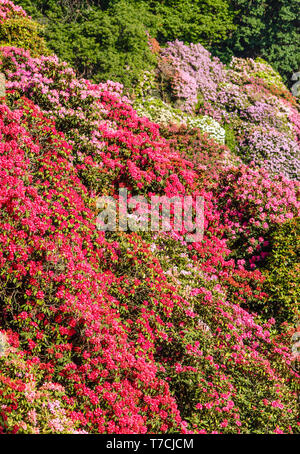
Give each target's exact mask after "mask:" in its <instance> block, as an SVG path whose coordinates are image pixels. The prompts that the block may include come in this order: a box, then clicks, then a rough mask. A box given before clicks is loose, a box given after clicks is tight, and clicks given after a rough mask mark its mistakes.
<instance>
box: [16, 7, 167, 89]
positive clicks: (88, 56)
mask: <svg viewBox="0 0 300 454" xmlns="http://www.w3.org/2000/svg"><path fill="white" fill-rule="evenodd" d="M92 3H93V2H85V1H77V2H76V4H77V9H75V8H74V5H73V3H72V2H67V1H60V2H57V3H56V2H52V1H49V2H33V1H32V2H30V5H31V7H30V8H29V12H30V13H34V14H35V16H36V17H37V18H39V20H40V21H41V22H44V23H45V26H46V29H45V35H46V38H47V42H48V44H49V46H50V48H51V49H53V50H54V52H55V53H56V54H57V55H58V56H59V57H60V58H61V59H63V60H65V61H68V62H69V63H71V64H72V65H73V66H74V67H75V69H76V70H77V72H78V73H79V74H80V76H82V77H85V78H89V79H93V80H94V81H96V82H99V81H106V80H108V79H110V80H114V81H118V82H122V83H123V84H124V85H125V86H126V88H131V87H132V85H133V84H134V83H136V81H137V79H138V76H139V74H140V72H141V71H144V70H147V69H151V68H152V67H154V64H155V61H156V58H155V56H154V54H153V53H152V52H151V49H150V46H149V44H148V36H147V29H152V30H155V29H156V27H157V22H158V19H157V18H156V17H155V16H154V15H152V14H151V13H149V12H148V10H147V8H146V6H143V5H140V6H138V7H137V6H135V5H133V4H130V3H129V4H128V3H127V2H126V1H123V0H120V1H118V2H115V3H114V4H113V5H111V6H110V8H109V9H108V10H105V11H104V10H102V9H101V8H100V7H98V6H95V5H93V4H92ZM19 4H20V5H22V6H24V7H26V5H27V4H28V2H27V1H26V2H23V1H19ZM33 6H36V9H34V8H33Z"/></svg>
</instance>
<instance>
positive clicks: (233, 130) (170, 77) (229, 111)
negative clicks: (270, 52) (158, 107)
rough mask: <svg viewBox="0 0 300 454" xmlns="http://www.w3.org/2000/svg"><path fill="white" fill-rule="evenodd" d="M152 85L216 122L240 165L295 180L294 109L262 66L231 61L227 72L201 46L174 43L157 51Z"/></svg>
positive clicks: (298, 116)
mask: <svg viewBox="0 0 300 454" xmlns="http://www.w3.org/2000/svg"><path fill="white" fill-rule="evenodd" d="M157 84H158V87H161V88H162V93H165V92H168V93H169V97H168V102H169V103H171V104H173V105H175V106H176V107H179V108H181V109H182V110H185V111H187V112H189V113H192V112H194V113H196V114H198V115H203V114H204V115H209V116H212V117H213V118H214V119H215V120H217V121H218V122H219V123H221V126H223V127H224V128H225V130H226V131H229V134H230V138H228V142H227V143H230V146H231V149H232V151H234V152H235V153H236V154H238V155H239V156H240V157H241V158H242V159H243V160H244V162H246V163H250V162H251V161H254V162H255V164H257V165H261V166H264V167H265V168H266V169H267V170H268V171H269V172H271V173H280V172H282V173H283V174H284V175H285V176H287V177H288V178H292V179H297V178H299V168H300V164H299V144H300V141H299V137H300V135H299V131H300V129H299V125H300V112H299V106H298V105H297V103H296V100H295V98H294V97H293V96H292V95H291V94H290V93H289V92H288V90H287V89H286V87H285V86H284V84H283V82H282V80H281V78H280V76H279V75H278V74H277V73H276V72H275V71H274V70H273V69H272V68H271V67H270V66H269V65H268V64H267V63H266V62H264V61H262V60H256V61H254V60H251V59H248V60H242V59H237V58H233V59H232V61H231V64H230V66H229V69H226V68H225V66H224V65H223V64H222V63H221V62H220V61H219V60H218V59H216V58H212V56H211V54H210V53H209V52H208V51H207V50H205V49H204V48H203V47H202V46H201V45H200V44H197V45H193V44H192V45H190V46H187V45H184V44H183V43H182V42H179V41H175V42H174V43H170V44H169V45H168V47H166V48H165V49H163V51H162V53H161V58H160V63H159V72H158V82H157ZM162 96H164V95H163V94H162Z"/></svg>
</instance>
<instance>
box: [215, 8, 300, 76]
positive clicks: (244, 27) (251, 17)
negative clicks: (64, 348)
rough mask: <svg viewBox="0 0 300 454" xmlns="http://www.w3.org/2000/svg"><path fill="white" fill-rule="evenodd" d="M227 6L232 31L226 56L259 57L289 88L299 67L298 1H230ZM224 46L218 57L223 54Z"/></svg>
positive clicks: (299, 29)
mask: <svg viewBox="0 0 300 454" xmlns="http://www.w3.org/2000/svg"><path fill="white" fill-rule="evenodd" d="M231 5H232V8H233V9H234V10H235V12H236V16H235V20H234V22H235V25H236V29H235V31H234V33H233V34H232V36H231V37H229V39H228V40H227V56H228V55H229V54H230V53H231V55H233V54H234V55H236V56H240V57H251V58H255V57H262V58H264V59H265V60H267V61H268V62H269V63H271V64H272V66H274V68H275V69H277V70H278V71H279V72H280V74H281V75H282V76H283V77H284V81H285V82H289V83H290V84H291V82H290V79H291V76H292V74H293V73H294V72H296V71H298V70H299V67H300V46H299V43H300V28H299V6H300V2H299V0H267V1H264V2H262V1H260V0H254V1H252V2H249V1H247V0H231ZM224 44H225V43H222V48H220V49H219V51H218V54H219V55H220V54H221V55H223V56H224V55H225V54H226V52H225V51H224V49H225V47H224ZM221 55H220V56H221Z"/></svg>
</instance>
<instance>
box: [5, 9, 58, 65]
mask: <svg viewBox="0 0 300 454" xmlns="http://www.w3.org/2000/svg"><path fill="white" fill-rule="evenodd" d="M42 32H43V28H42V27H41V25H40V24H38V23H37V22H34V21H32V20H31V19H29V18H27V17H16V18H11V19H8V20H6V21H4V22H3V23H2V24H1V28H0V45H1V46H3V45H10V46H15V47H22V48H23V49H27V50H30V51H31V54H32V55H33V56H40V55H49V54H50V51H49V50H48V49H47V46H46V43H45V41H44V39H43V38H42V37H41V33H42Z"/></svg>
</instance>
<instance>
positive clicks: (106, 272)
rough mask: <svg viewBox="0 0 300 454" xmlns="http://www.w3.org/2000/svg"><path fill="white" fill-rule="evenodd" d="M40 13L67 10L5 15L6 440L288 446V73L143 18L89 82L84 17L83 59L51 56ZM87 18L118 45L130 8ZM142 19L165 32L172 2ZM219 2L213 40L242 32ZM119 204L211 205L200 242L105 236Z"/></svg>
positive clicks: (291, 371) (4, 1) (291, 102)
mask: <svg viewBox="0 0 300 454" xmlns="http://www.w3.org/2000/svg"><path fill="white" fill-rule="evenodd" d="M21 3H22V4H23V3H24V5H23V6H24V7H25V9H26V7H27V8H28V9H27V10H25V9H23V8H22V6H20V4H21ZM35 3H36V4H46V3H47V4H49V5H50V6H51V5H52V6H51V8H52V9H53V10H54V9H55V8H56V11H57V14H59V11H60V10H59V9H60V8H62V7H63V6H64V7H66V4H67V3H68V2H51V1H49V2H33V1H27V2H26V1H25V0H24V1H22V2H15V3H13V2H12V1H10V0H0V73H2V74H3V75H4V76H5V94H4V96H3V97H1V98H0V139H1V140H0V433H1V434H297V433H299V432H300V430H299V429H300V422H299V378H300V373H299V353H298V350H297V345H296V347H295V342H294V343H293V339H296V338H297V336H298V334H299V331H300V328H299V311H300V308H299V276H300V269H299V233H300V232H299V215H300V199H299V195H300V184H299V169H300V165H299V155H300V153H299V151H300V105H299V99H297V98H295V97H294V96H293V95H292V94H291V92H290V90H289V89H288V88H287V86H286V85H285V83H284V79H283V77H284V74H283V73H282V74H283V76H282V75H280V74H279V73H278V72H277V71H276V70H275V69H274V68H273V67H272V66H270V64H269V63H268V62H267V61H266V60H264V59H262V58H261V57H256V55H253V57H248V58H242V57H241V56H239V55H238V53H237V54H236V56H233V57H232V58H231V59H230V62H227V63H226V62H223V61H222V60H221V59H219V58H218V57H217V56H216V55H215V54H213V53H212V50H211V49H210V46H211V43H212V38H211V37H209V36H206V38H205V30H202V32H203V33H202V37H201V39H200V38H199V36H198V35H197V34H196V35H195V36H196V38H197V40H196V38H194V36H192V37H191V39H186V37H185V36H183V35H182V34H181V33H183V32H182V31H180V30H179V28H178V27H179V25H178V20H179V19H178V18H176V17H174V20H173V21H172V20H169V19H168V21H167V23H168V24H169V28H167V27H165V28H164V30H163V32H162V31H160V34H159V33H157V34H156V35H155V34H154V33H152V32H151V28H150V25H149V29H148V31H147V33H146V32H145V29H144V28H143V27H140V24H138V16H137V15H135V14H133V15H132V21H131V22H128V21H127V22H126V24H124V27H125V25H126V27H127V26H128V34H127V35H126V34H125V38H126V43H125V44H124V43H123V44H122V46H123V50H124V48H127V47H128V52H125V53H124V52H123V50H122V49H121V48H120V52H118V51H116V50H115V51H111V59H107V55H108V54H107V49H104V50H103V53H102V57H101V58H102V59H103V60H102V63H101V65H102V64H103V66H101V65H100V66H97V74H96V72H94V70H93V64H94V63H93V61H88V60H86V55H85V53H84V50H85V49H87V48H88V47H89V46H90V44H91V41H88V40H86V38H85V35H84V33H82V32H81V30H82V29H81V27H86V30H90V32H91V33H92V32H93V21H92V20H91V21H89V19H88V18H86V17H85V16H82V18H81V19H80V17H81V16H80V11H81V7H82V4H83V3H84V2H80V1H79V0H78V2H77V3H78V7H77V8H76V9H75V7H73V9H72V11H73V12H72V14H74V15H76V14H77V15H78V16H77V19H76V20H77V21H78V24H79V25H78V28H74V30H73V32H74V33H76V34H77V35H76V36H77V37H76V39H77V40H78V44H76V45H78V46H79V48H80V49H81V50H82V54H80V53H78V59H79V60H80V59H81V63H80V62H79V60H78V61H77V63H75V62H74V61H73V57H74V56H75V55H76V52H75V53H73V51H72V53H70V54H68V55H67V54H66V57H67V58H66V60H67V61H68V62H66V61H64V52H65V51H66V52H68V46H67V44H66V41H60V44H61V52H62V54H63V57H62V58H61V57H60V56H57V55H56V54H55V53H54V50H53V48H54V47H55V46H54V44H53V43H54V41H55V40H54V38H53V36H54V29H53V28H52V29H51V27H50V28H49V24H48V29H47V30H46V32H45V29H44V30H43V29H42V26H41V21H39V22H36V21H34V20H33V19H32V18H31V17H30V16H29V15H28V14H31V15H32V16H34V15H35V13H34V11H33V6H34V4H35ZM63 3H65V5H63ZM75 3H76V2H73V6H74V4H75ZM77 3H76V4H77ZM89 3H91V2H89ZM93 3H95V7H91V8H90V9H87V11H88V13H89V14H91V15H92V14H93V15H97V14H98V13H99V14H100V9H101V8H102V9H101V11H102V12H101V14H102V16H101V18H99V21H100V22H101V23H102V27H103V28H102V29H101V35H102V34H103V36H110V35H109V33H108V32H107V35H105V33H106V31H107V30H111V27H112V26H113V24H114V26H115V27H119V26H120V21H121V19H122V20H124V21H125V19H126V17H125V16H124V15H123V14H122V9H121V8H122V5H123V7H124V5H126V2H123V3H122V2H109V1H107V2H104V1H103V2H100V1H99V2H93ZM121 3H122V4H121ZM138 3H141V4H142V5H141V9H140V13H141V16H143V17H144V18H145V20H146V19H147V20H149V24H150V23H151V21H152V27H154V28H153V30H154V29H155V27H157V30H158V29H159V23H157V20H158V19H159V18H160V16H159V14H161V15H163V14H166V15H167V8H171V7H172V4H173V3H176V2H171V1H170V2H167V1H165V2H161V4H160V6H159V10H160V12H157V14H154V12H155V8H156V6H155V5H156V4H157V3H156V2H149V4H150V5H152V6H151V8H152V9H151V10H150V9H149V8H150V6H149V7H148V10H147V11H144V12H143V8H146V4H145V3H143V2H127V6H128V5H129V6H130V7H132V8H133V7H135V8H137V6H136V4H138ZM182 3H183V2H182ZM188 3H189V2H186V3H184V4H188ZM199 3H200V2H199ZM214 3H215V4H216V5H217V6H216V7H218V11H219V13H220V17H219V16H218V15H217V16H216V24H215V25H216V29H217V28H218V27H219V28H218V31H217V32H215V33H216V35H218V36H219V38H218V39H219V41H218V40H217V41H218V42H219V43H220V42H222V40H224V39H225V38H224V36H225V35H226V36H227V34H228V33H227V31H228V30H229V28H230V27H229V25H228V24H229V23H231V24H232V27H233V28H234V17H231V12H230V11H231V7H229V6H228V9H226V8H225V7H224V5H223V3H224V4H225V3H226V4H227V2H225V1H223V0H220V1H216V2H214ZM236 3H241V4H242V3H243V2H236ZM270 3H272V2H270ZM277 3H280V4H281V3H284V2H277ZM54 4H56V6H55V5H54ZM70 4H71V3H70ZM134 4H135V6H134ZM195 4H196V5H197V4H198V3H197V2H195ZM203 4H205V5H206V6H210V5H211V2H209V1H206V2H203ZM290 4H291V6H292V5H293V1H292V2H290ZM222 5H223V6H222ZM40 6H41V8H42V6H43V5H40ZM50 6H49V9H50ZM75 6H76V5H75ZM96 6H97V8H98V10H97V8H96ZM100 6H101V8H100ZM41 8H40V10H38V9H36V11H37V12H36V14H37V15H38V11H42V12H43V11H44V13H45V11H46V10H45V9H44V10H42V9H41ZM99 8H100V9H99ZM112 8H115V10H114V11H115V13H113V12H112V11H113V9H112ZM157 8H158V7H157ZM195 8H196V6H195ZM199 8H200V7H199ZM173 9H174V8H173ZM204 9H205V8H204ZM69 10H70V11H71V7H70V8H69ZM107 11H108V12H107ZM174 11H175V10H174ZM199 11H200V10H199ZM221 12H222V14H223V15H226V17H227V15H228V17H227V19H228V23H227V22H226V21H225V19H224V18H223V16H222V14H221ZM146 13H147V14H148V16H147V14H146ZM40 14H41V13H40ZM45 14H46V13H45ZM105 14H106V15H107V16H105ZM174 14H175V13H174ZM199 14H200V13H199ZM108 15H109V17H110V19H109V20H108ZM118 15H119V16H118ZM151 15H152V16H151ZM40 17H41V16H40ZM48 17H50V18H53V17H54V16H51V14H50V13H49V16H48ZM205 17H208V16H205ZM124 18H125V19H124ZM79 19H80V20H79ZM154 19H155V20H154ZM74 20H75V19H74ZM186 20H187V22H188V20H189V19H188V18H187V19H186ZM80 21H81V22H80ZM134 21H136V23H135V22H134ZM155 21H156V22H155ZM218 21H220V23H218ZM68 22H69V23H68ZM71 23H72V21H70V20H69V21H68V20H67V18H66V23H65V24H64V25H62V24H61V23H57V30H58V32H59V33H60V32H64V33H69V31H70V29H69V26H70V24H71ZM221 23H222V24H223V27H220V24H221ZM46 25H47V24H46ZM121 27H123V26H121ZM227 27H229V28H227ZM207 29H208V26H207V27H206V30H207ZM51 30H52V31H51ZM160 30H161V29H160ZM192 31H193V28H192V27H191V28H190V33H192ZM198 31H199V30H198ZM98 32H99V30H98ZM45 33H46V35H45ZM51 33H52V41H51V40H50V39H49V36H50V35H51ZM94 33H96V32H95V30H94ZM195 33H196V32H195ZM207 33H208V32H207ZM209 33H214V29H212V28H211V29H210V32H209ZM43 36H44V37H43ZM117 38H118V36H117V37H116V35H115V39H117ZM125 38H124V39H125ZM156 38H157V39H156ZM204 38H205V39H207V42H206V43H204V44H206V47H204V46H203V45H202V44H201V43H200V42H201V40H202V39H204ZM118 39H119V38H118ZM193 40H195V42H194V43H193ZM110 42H111V47H114V46H115V44H114V43H113V42H112V41H110ZM65 45H66V47H64V46H65ZM120 45H121V44H120ZM95 48H96V50H97V52H96V51H95V53H94V55H95V56H97V58H98V56H99V52H101V43H100V42H97V41H95ZM116 48H117V47H115V49H116ZM224 48H225V47H224ZM98 51H99V52H98ZM57 53H59V52H57ZM74 58H75V57H74ZM91 58H92V57H91ZM128 58H129V63H128V61H127V59H128ZM131 58H132V60H130V59H131ZM136 59H139V61H140V62H141V65H144V66H139V65H137V66H134V65H135V63H134V62H136V61H137V60H136ZM130 61H131V62H133V63H132V65H133V66H134V68H136V71H132V72H131V71H130V70H128V71H127V73H128V77H127V78H126V77H125V78H123V75H122V74H123V73H122V71H123V70H124V68H123V66H122V65H123V64H124V62H126V64H127V63H128V65H129V66H130V64H131V63H130ZM82 62H85V65H86V69H84V68H83V67H80V65H81V64H82ZM73 63H74V67H75V69H74V68H73V67H72V64H73ZM95 64H96V65H98V62H96V63H95ZM105 64H107V67H106V69H105ZM109 65H112V66H113V65H116V67H118V68H119V69H120V73H118V72H116V73H115V75H116V77H115V78H114V77H113V74H112V72H113V71H114V70H113V69H112V66H109ZM80 68H81V69H80ZM99 68H100V69H99ZM90 69H91V70H90ZM121 69H122V71H121ZM101 71H102V72H101ZM111 71H112V72H111ZM121 82H122V83H121ZM125 189H126V190H127V195H128V202H130V199H131V197H133V196H143V197H144V199H145V200H146V201H147V203H150V199H151V198H152V197H153V196H159V197H168V198H171V197H176V198H178V199H179V200H180V202H181V203H182V204H183V203H184V200H185V199H186V198H187V197H190V198H191V199H194V198H195V197H202V200H203V201H204V219H203V223H204V228H203V238H201V240H199V241H195V242H187V241H186V233H187V232H186V230H185V229H184V228H182V229H181V230H178V229H176V228H175V225H174V224H173V223H171V224H170V229H169V230H167V231H162V230H159V231H151V230H148V229H143V228H141V229H139V230H137V231H131V230H130V229H127V230H126V229H121V228H116V229H114V230H112V231H103V230H101V229H100V228H99V222H98V221H99V212H100V208H99V204H98V200H99V197H101V196H109V197H110V198H111V199H113V200H115V201H116V203H119V202H118V200H119V193H120V192H122V190H123V191H124V190H125ZM139 208H141V207H139ZM144 209H145V207H144ZM141 213H142V214H143V208H142V209H141V210H140V211H139V212H138V214H141ZM130 216H131V217H136V218H137V217H138V216H137V214H135V212H134V211H133V212H132V214H131V215H130ZM297 333H298V334H297Z"/></svg>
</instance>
